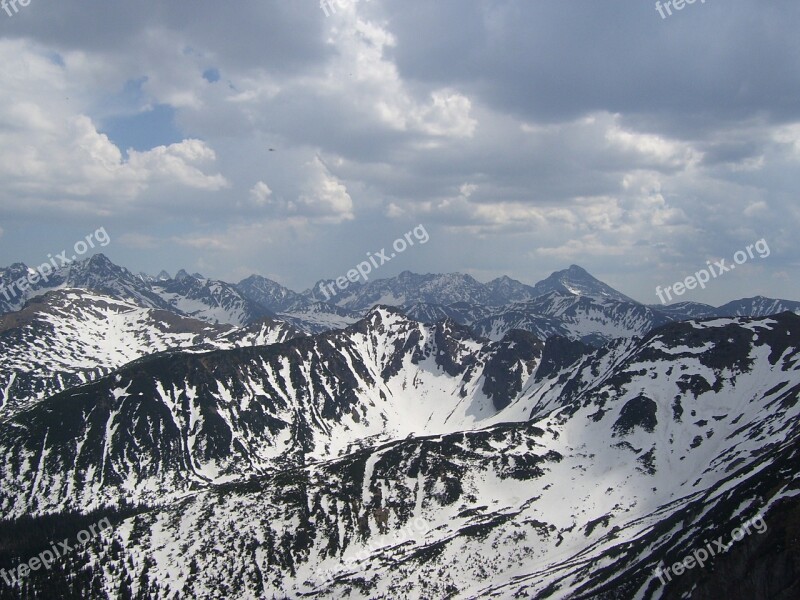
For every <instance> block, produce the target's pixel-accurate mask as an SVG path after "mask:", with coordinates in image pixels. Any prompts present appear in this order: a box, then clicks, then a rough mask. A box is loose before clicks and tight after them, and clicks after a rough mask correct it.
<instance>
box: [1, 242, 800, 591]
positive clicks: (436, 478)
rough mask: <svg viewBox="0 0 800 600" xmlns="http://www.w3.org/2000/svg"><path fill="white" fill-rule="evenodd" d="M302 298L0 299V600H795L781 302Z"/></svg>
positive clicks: (201, 290)
mask: <svg viewBox="0 0 800 600" xmlns="http://www.w3.org/2000/svg"><path fill="white" fill-rule="evenodd" d="M28 272H30V269H29V268H28V267H27V266H26V265H23V264H21V263H17V264H14V265H11V266H10V267H7V268H5V269H0V284H3V285H9V284H10V283H11V282H13V281H15V280H17V279H19V278H20V277H22V276H24V275H25V274H26V273H28ZM319 289H320V285H319V284H318V285H316V286H314V287H313V288H311V289H309V290H306V291H303V292H295V291H292V290H289V289H287V288H285V287H283V286H281V285H280V284H278V283H276V282H274V281H270V280H269V279H266V278H263V277H260V276H257V275H253V276H250V277H248V278H246V279H244V280H243V281H241V282H239V283H227V282H224V281H217V280H212V279H208V278H206V277H203V276H202V275H200V274H197V273H195V274H193V275H190V274H189V273H187V272H186V271H180V272H179V273H177V274H176V275H175V276H174V277H172V276H170V275H169V274H167V273H165V272H162V273H160V274H159V275H157V276H151V275H147V274H135V273H132V272H131V271H129V270H127V269H125V268H123V267H120V266H117V265H115V264H113V263H112V262H111V261H110V260H109V259H108V258H107V257H105V256H104V255H102V254H96V255H94V256H92V257H91V258H87V259H85V260H83V261H80V262H76V263H73V264H70V265H66V266H64V267H63V268H62V269H60V270H59V271H57V272H56V273H55V274H53V276H51V277H50V278H49V280H48V281H46V282H44V281H40V282H39V283H37V284H36V285H33V286H30V287H29V288H28V289H26V290H25V291H24V292H19V294H18V295H16V296H13V297H11V296H10V297H8V298H6V297H0V518H2V521H0V569H4V570H3V571H0V575H1V576H2V578H0V598H25V599H34V598H36V599H46V600H49V599H52V598H75V599H78V598H81V599H83V598H90V599H95V598H96V599H117V598H122V599H133V598H136V599H151V598H152V599H176V598H177V599H182V598H198V599H220V598H235V599H261V598H268V599H273V598H274V599H283V598H321V599H322V598H330V599H338V598H365V599H366V598H369V599H395V598H413V599H416V598H425V599H439V598H452V599H456V598H457V599H477V598H504V599H506V598H507V599H512V598H547V599H567V598H575V599H582V600H583V599H585V600H588V599H595V598H598V599H601V600H602V599H607V600H611V599H614V600H628V599H642V600H647V599H659V598H668V599H671V598H675V599H678V598H693V599H701V600H706V599H709V600H710V599H717V598H726V599H728V600H738V599H742V600H744V599H748V600H749V599H751V598H770V599H773V598H774V599H778V600H795V599H796V598H798V597H800V583H798V581H800V577H799V574H800V501H799V500H798V499H800V402H798V401H799V400H800V302H793V301H788V300H779V299H771V298H763V297H756V298H746V299H740V300H735V301H733V302H731V303H729V304H725V305H723V306H719V307H714V306H710V305H704V304H698V303H691V302H684V303H678V304H672V305H669V306H661V305H645V304H642V303H639V302H637V301H635V300H633V299H631V298H629V297H628V296H626V295H624V294H622V293H621V292H619V291H617V290H615V289H613V288H612V287H610V286H608V285H607V284H605V283H603V282H601V281H599V280H597V279H595V278H594V277H593V276H592V275H590V274H589V273H587V272H586V271H585V270H584V269H582V268H581V267H578V266H576V265H573V266H571V267H569V268H568V269H566V270H564V271H559V272H556V273H553V274H552V275H551V276H550V277H548V278H547V279H545V280H543V281H541V282H539V283H536V284H535V285H526V284H523V283H521V282H519V281H515V280H513V279H510V278H508V277H501V278H499V279H495V280H493V281H490V282H488V283H481V282H479V281H477V280H475V279H474V278H472V277H470V276H469V275H463V274H446V275H436V274H427V275H418V274H414V273H410V272H404V273H401V274H400V275H398V276H396V277H394V278H389V279H376V280H372V281H369V282H366V283H363V284H353V285H351V286H350V287H349V288H348V289H347V290H344V291H342V292H341V293H339V294H338V295H336V296H334V297H332V298H330V299H329V300H326V298H324V297H323V296H322V295H320V294H319V292H318V290H319ZM104 518H107V519H108V520H109V521H110V522H111V523H112V527H110V528H108V529H106V530H104V531H103V532H102V534H101V535H99V536H95V537H93V538H92V539H90V540H88V541H85V542H81V543H79V542H77V541H76V540H77V539H78V537H79V536H78V534H79V532H81V531H82V530H85V529H86V528H87V527H88V525H89V524H92V523H97V522H98V521H99V520H100V519H104ZM754 518H763V519H764V523H765V524H766V527H765V529H764V531H763V532H755V531H753V532H751V533H750V534H749V535H746V536H744V537H742V538H741V539H735V537H734V541H733V542H731V532H732V531H733V530H735V529H737V528H738V527H740V526H741V525H742V524H744V523H746V522H748V521H749V520H752V519H754ZM715 539H721V540H727V542H731V543H729V544H728V545H727V546H726V547H725V551H721V552H719V553H718V554H716V555H714V556H713V557H710V558H709V560H708V561H707V564H706V565H705V566H704V567H703V568H694V569H687V570H686V571H685V572H683V573H678V572H676V571H670V572H668V573H667V574H666V575H665V571H667V569H668V568H669V567H671V566H672V565H674V564H676V563H678V562H679V561H683V560H684V558H685V557H687V556H691V555H692V553H693V552H694V551H695V550H696V549H699V548H705V547H707V546H709V545H710V544H711V542H712V540H715ZM61 540H65V541H66V540H69V541H70V542H71V551H69V552H64V553H62V554H61V555H60V556H59V557H58V559H57V560H56V561H55V563H54V564H53V565H51V567H50V568H49V569H44V568H40V569H37V570H30V571H29V572H27V573H25V574H24V575H22V574H21V573H20V565H21V564H22V563H26V564H27V563H28V562H29V561H30V559H31V558H32V557H36V556H38V555H40V554H41V553H42V552H43V551H45V550H47V549H49V548H51V547H52V546H53V544H55V543H56V542H57V541H61ZM659 569H660V570H659Z"/></svg>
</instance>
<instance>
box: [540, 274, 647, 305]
mask: <svg viewBox="0 0 800 600" xmlns="http://www.w3.org/2000/svg"><path fill="white" fill-rule="evenodd" d="M533 292H534V296H544V295H545V294H549V293H551V292H558V293H561V294H573V295H576V296H596V297H601V298H609V299H612V300H617V301H618V302H632V303H636V301H635V300H633V299H632V298H629V297H628V296H626V295H625V294H623V293H622V292H618V291H617V290H615V289H614V288H612V287H611V286H610V285H606V284H605V283H603V282H602V281H600V280H599V279H597V278H596V277H593V276H592V275H590V274H589V272H588V271H587V270H586V269H584V268H583V267H579V266H578V265H571V266H570V267H569V269H564V270H562V271H556V272H555V273H553V274H552V275H550V276H549V277H548V278H547V279H543V280H542V281H540V282H539V283H537V284H536V285H534V286H533Z"/></svg>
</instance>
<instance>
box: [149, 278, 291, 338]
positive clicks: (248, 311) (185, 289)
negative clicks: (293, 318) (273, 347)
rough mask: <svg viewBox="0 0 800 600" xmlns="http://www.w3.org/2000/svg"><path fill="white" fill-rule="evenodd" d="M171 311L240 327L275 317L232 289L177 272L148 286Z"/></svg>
mask: <svg viewBox="0 0 800 600" xmlns="http://www.w3.org/2000/svg"><path fill="white" fill-rule="evenodd" d="M151 286H152V290H153V292H154V293H156V294H158V296H159V297H160V298H162V299H163V300H164V301H166V302H167V303H168V304H169V306H170V307H171V309H172V310H174V311H175V312H177V313H179V314H183V315H186V316H189V317H193V318H195V319H201V320H203V321H207V322H209V323H227V324H229V325H238V326H243V325H247V324H248V323H253V322H255V321H258V320H259V319H263V318H265V317H274V316H275V313H273V312H272V311H270V310H269V309H267V308H266V307H265V306H262V305H260V304H258V303H256V302H253V301H251V300H249V299H247V298H245V297H244V296H243V295H242V294H241V293H240V292H239V291H238V290H237V289H236V287H235V286H233V285H231V284H229V283H225V282H224V281H217V280H214V279H205V278H202V276H200V277H198V276H195V275H189V274H188V273H187V272H186V271H184V270H181V271H179V272H178V273H177V274H176V275H175V278H174V279H169V280H166V281H156V282H153V283H152V284H151Z"/></svg>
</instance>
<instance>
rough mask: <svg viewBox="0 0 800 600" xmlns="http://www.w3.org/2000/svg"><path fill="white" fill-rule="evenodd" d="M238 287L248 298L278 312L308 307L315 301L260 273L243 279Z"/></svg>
mask: <svg viewBox="0 0 800 600" xmlns="http://www.w3.org/2000/svg"><path fill="white" fill-rule="evenodd" d="M236 289H237V290H239V292H240V293H241V294H242V295H243V296H244V297H245V298H247V299H248V300H251V301H253V302H256V303H257V304H260V305H261V306H263V307H265V308H268V309H269V310H271V311H273V312H276V313H279V312H287V311H292V310H298V309H303V308H307V307H308V306H310V305H311V304H312V303H313V301H312V300H310V299H308V298H307V297H305V296H302V295H300V294H298V293H296V292H293V291H292V290H290V289H289V288H287V287H284V286H282V285H281V284H279V283H276V282H275V281H272V280H271V279H267V278H266V277H261V276H260V275H251V276H250V277H248V278H246V279H242V280H241V281H240V282H239V283H237V284H236Z"/></svg>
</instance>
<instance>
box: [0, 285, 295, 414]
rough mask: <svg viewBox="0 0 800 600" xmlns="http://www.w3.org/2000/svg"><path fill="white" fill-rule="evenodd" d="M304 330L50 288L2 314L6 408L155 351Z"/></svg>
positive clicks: (254, 341)
mask: <svg viewBox="0 0 800 600" xmlns="http://www.w3.org/2000/svg"><path fill="white" fill-rule="evenodd" d="M299 335H300V332H299V331H298V330H296V329H294V328H293V327H291V326H290V325H288V324H287V323H284V322H279V321H274V320H271V319H264V320H262V321H258V322H255V323H252V324H251V325H249V326H247V327H245V328H236V327H233V326H231V325H212V324H209V323H205V322H202V321H198V320H195V319H191V318H187V317H183V316H180V315H177V314H175V313H172V312H168V311H163V310H157V309H152V308H142V307H141V306H139V305H137V304H135V303H133V302H131V301H125V300H118V299H116V298H113V297H111V296H107V295H104V294H100V293H97V292H91V291H85V290H79V289H64V290H57V291H51V292H47V293H46V294H44V295H42V296H39V297H37V298H35V299H33V300H31V301H29V302H28V304H27V305H26V306H25V308H24V309H23V310H21V311H19V312H15V313H10V314H6V315H3V316H0V416H7V415H8V414H10V413H11V412H12V411H17V410H20V409H23V408H26V407H28V406H29V405H30V404H31V402H34V401H37V400H41V399H43V398H47V397H49V396H52V395H54V394H56V393H58V392H60V391H62V390H65V389H68V388H71V387H75V386H78V385H82V384H84V383H87V382H90V381H94V380H97V379H98V378H100V377H101V376H103V375H106V374H108V373H110V372H111V371H113V370H114V369H116V368H118V367H121V366H122V365H124V364H127V363H129V362H131V361H133V360H136V359H139V358H141V357H143V356H147V355H150V354H155V353H158V352H167V351H175V350H185V351H186V350H191V351H197V352H200V351H208V350H212V349H227V348H234V347H240V346H254V345H267V344H273V343H278V342H282V341H286V340H287V339H291V338H293V337H298V336H299Z"/></svg>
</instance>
